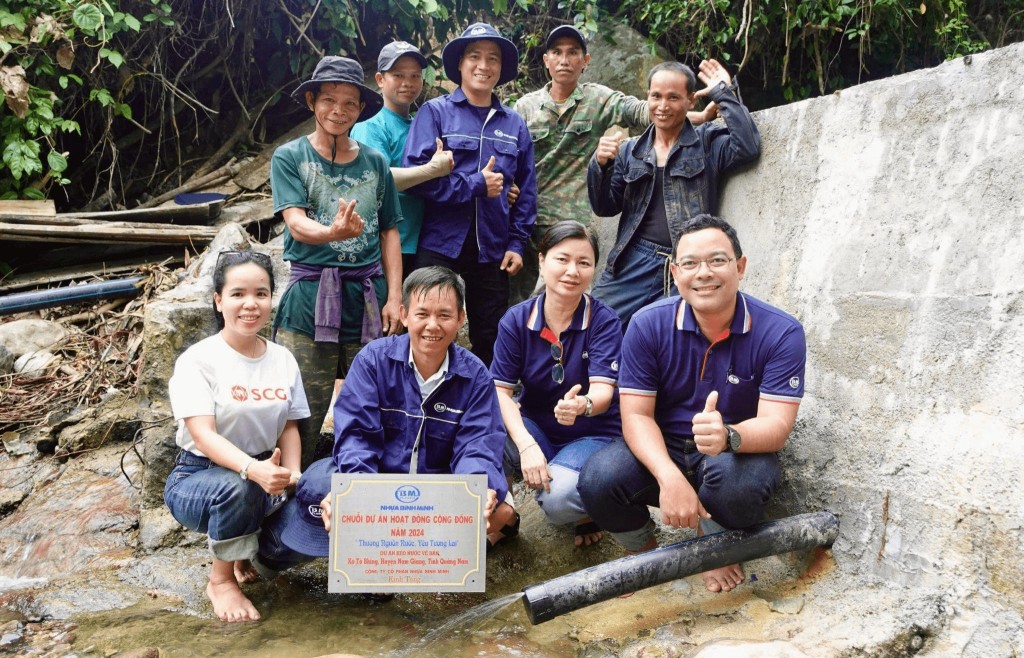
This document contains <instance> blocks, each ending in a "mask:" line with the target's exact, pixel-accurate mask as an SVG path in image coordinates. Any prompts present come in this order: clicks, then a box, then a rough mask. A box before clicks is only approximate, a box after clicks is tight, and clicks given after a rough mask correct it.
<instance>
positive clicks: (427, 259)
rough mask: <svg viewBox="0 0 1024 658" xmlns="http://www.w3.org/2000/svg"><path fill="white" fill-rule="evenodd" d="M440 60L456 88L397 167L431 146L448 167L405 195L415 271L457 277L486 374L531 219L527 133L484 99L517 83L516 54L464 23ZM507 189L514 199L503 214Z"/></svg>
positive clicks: (429, 112)
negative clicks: (419, 212)
mask: <svg viewBox="0 0 1024 658" xmlns="http://www.w3.org/2000/svg"><path fill="white" fill-rule="evenodd" d="M441 60H442V62H443V63H444V71H445V75H447V76H448V79H449V80H451V81H452V82H454V83H456V84H458V85H459V88H458V89H456V90H455V91H453V92H452V93H451V94H449V95H448V96H442V97H440V98H435V99H432V100H430V101H428V102H426V103H424V105H423V107H422V108H420V111H419V112H417V113H416V118H415V119H413V122H412V126H411V127H410V129H409V136H408V138H407V139H406V143H405V159H404V163H405V165H406V166H407V167H408V166H417V165H421V164H423V163H425V162H427V161H428V160H429V159H430V158H431V157H432V156H433V154H434V153H435V152H436V151H437V140H438V138H440V139H441V141H442V142H443V144H444V147H445V148H447V149H450V150H451V151H452V154H453V155H454V158H455V168H454V169H453V171H452V173H451V175H450V176H449V177H447V178H444V179H435V180H431V181H427V182H425V183H422V184H420V185H417V186H415V187H412V188H410V189H409V191H410V192H411V193H412V194H416V195H418V196H421V197H422V198H423V199H424V200H425V206H426V207H425V209H424V214H423V228H422V230H421V232H420V243H419V250H418V251H417V253H416V267H426V266H429V265H441V266H444V267H449V268H451V269H453V270H455V271H456V272H458V273H459V274H461V275H462V276H463V277H464V278H465V280H466V312H467V314H468V317H469V340H470V342H471V343H472V346H473V353H474V354H476V355H477V356H478V357H480V360H481V361H483V362H484V364H485V365H490V363H491V356H492V350H493V346H494V341H495V339H496V337H497V334H498V322H499V321H500V320H501V316H502V315H503V314H504V313H505V311H506V310H507V309H508V295H509V277H511V276H513V275H515V274H516V273H517V272H518V271H519V270H520V269H521V268H522V266H523V250H524V249H525V248H526V242H527V240H529V239H530V234H531V233H532V232H533V224H534V222H535V220H536V215H537V181H536V177H535V176H534V167H533V142H532V141H531V139H530V132H529V130H527V128H526V123H525V122H524V121H523V119H522V118H521V117H520V116H519V115H518V114H516V113H515V112H514V111H513V110H512V109H511V108H509V107H507V106H505V105H503V104H502V103H501V102H500V101H499V100H498V97H497V96H495V94H494V88H495V87H496V86H498V85H501V84H505V83H506V82H510V81H512V80H514V79H515V77H516V75H517V74H518V70H519V68H518V66H519V64H518V63H519V51H518V50H517V49H516V47H515V44H513V43H512V42H511V41H509V40H508V39H506V38H505V37H503V36H501V34H499V33H498V31H497V30H495V29H494V28H493V27H492V26H490V25H488V24H486V23H474V24H473V25H470V26H469V27H468V28H466V30H465V31H464V32H463V33H462V35H461V36H459V37H458V38H456V39H453V40H452V41H450V42H449V43H448V44H447V45H446V46H445V47H444V50H443V51H442V52H441ZM513 183H515V184H516V185H517V186H518V187H519V198H518V200H517V201H516V202H515V204H514V205H511V206H510V205H509V202H508V198H507V195H508V191H509V188H510V186H511V185H512V184H513Z"/></svg>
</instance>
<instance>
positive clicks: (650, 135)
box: [587, 83, 761, 274]
mask: <svg viewBox="0 0 1024 658" xmlns="http://www.w3.org/2000/svg"><path fill="white" fill-rule="evenodd" d="M710 97H711V100H713V101H715V102H716V103H718V111H719V113H720V114H721V115H722V116H723V117H724V118H725V124H726V125H724V126H723V125H721V124H720V123H717V122H708V123H705V124H703V125H700V126H698V127H696V128H694V127H693V125H692V124H691V123H690V122H689V120H687V121H686V123H685V124H684V125H683V130H682V132H680V133H679V138H678V139H677V140H676V143H675V145H673V147H672V150H671V151H669V154H668V159H667V160H666V162H665V215H666V216H667V217H668V229H669V235H670V236H671V237H672V246H675V244H676V241H677V240H678V239H679V234H680V232H681V230H682V227H683V225H684V224H685V223H686V221H687V220H688V219H690V218H691V217H693V216H695V215H699V214H701V213H711V214H716V213H717V212H718V185H719V183H720V182H721V176H722V174H725V173H726V172H728V171H730V170H732V169H736V168H737V167H739V166H741V165H744V164H746V163H748V162H752V161H753V160H755V159H756V158H757V156H758V154H759V153H760V152H761V135H760V133H758V131H757V126H756V125H754V119H753V117H751V116H750V112H749V111H748V110H747V108H746V107H744V105H743V104H742V103H741V102H740V101H739V100H738V99H737V98H736V96H735V95H734V94H733V92H732V91H731V90H730V89H729V87H727V86H726V85H725V84H724V83H720V84H719V85H718V86H717V87H715V88H714V89H713V90H712V91H711V94H710ZM654 130H655V128H654V126H650V127H648V128H647V130H645V131H644V132H643V134H641V135H640V136H639V137H634V138H632V139H630V140H627V141H626V142H625V143H623V144H622V146H621V147H620V148H619V154H618V155H617V156H616V157H615V160H614V161H613V162H611V163H608V164H607V165H606V166H604V167H602V166H601V165H599V164H598V163H597V158H596V157H594V156H592V157H591V158H590V164H589V165H588V166H587V194H588V196H589V197H590V207H591V208H592V209H593V210H594V214H596V215H597V216H599V217H612V216H614V215H618V214H619V213H621V216H620V217H619V228H618V233H617V234H616V237H615V246H613V247H612V249H611V251H609V252H608V260H607V263H606V265H605V266H606V267H607V268H608V269H609V270H611V271H612V273H613V274H614V273H616V268H615V264H616V260H617V259H618V257H619V255H620V254H621V253H622V250H623V249H625V248H626V245H628V244H629V242H630V240H632V239H633V236H634V235H635V234H636V231H637V228H638V227H639V226H640V222H641V220H643V218H644V215H645V214H646V213H647V206H648V205H649V204H650V202H651V196H652V194H653V190H654V175H655V168H656V167H657V154H656V153H655V150H654Z"/></svg>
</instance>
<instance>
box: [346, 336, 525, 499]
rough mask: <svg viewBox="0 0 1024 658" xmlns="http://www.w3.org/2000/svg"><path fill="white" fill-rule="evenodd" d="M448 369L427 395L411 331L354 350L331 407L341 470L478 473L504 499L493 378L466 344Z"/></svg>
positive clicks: (452, 352) (501, 433)
mask: <svg viewBox="0 0 1024 658" xmlns="http://www.w3.org/2000/svg"><path fill="white" fill-rule="evenodd" d="M448 357H449V358H448V372H447V373H445V375H444V379H443V380H442V382H441V383H440V384H439V385H438V386H437V388H435V389H434V391H433V392H432V393H431V394H430V395H429V396H427V399H426V400H424V399H423V398H422V396H421V394H420V385H419V382H418V381H417V379H416V373H415V371H414V370H413V366H412V365H410V363H409V335H408V334H402V335H401V336H389V337H386V338H378V339H377V340H375V341H372V342H370V343H369V344H367V345H366V347H364V348H363V349H362V350H361V351H360V352H359V354H357V355H356V358H355V360H353V362H352V367H351V368H350V369H349V372H348V376H347V377H346V378H345V385H344V386H343V387H342V389H341V393H340V394H339V395H338V400H337V402H335V405H334V436H335V441H334V464H335V466H336V467H337V469H338V472H340V473H409V472H410V464H411V458H412V452H413V446H414V445H416V444H417V440H418V442H419V443H418V445H419V447H418V458H417V461H416V472H417V473H441V474H448V473H455V474H460V475H462V474H474V473H481V474H484V475H486V476H487V486H488V488H490V489H494V490H495V491H496V492H497V493H498V501H499V502H500V501H502V500H504V499H505V494H506V493H507V491H508V483H507V481H506V480H505V475H504V473H503V472H502V468H501V460H502V453H503V449H504V446H505V429H504V426H503V425H502V423H501V412H500V410H499V409H498V396H497V393H496V392H495V390H494V382H493V380H492V379H491V375H490V373H489V372H488V370H487V368H486V367H484V364H483V362H481V361H480V359H478V358H477V357H475V356H473V354H472V353H470V352H469V351H468V350H466V349H465V348H462V347H459V346H457V345H451V346H450V347H449V348H448Z"/></svg>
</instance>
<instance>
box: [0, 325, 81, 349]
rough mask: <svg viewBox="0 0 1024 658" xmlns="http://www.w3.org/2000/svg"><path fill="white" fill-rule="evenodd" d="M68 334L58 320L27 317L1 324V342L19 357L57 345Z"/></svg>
mask: <svg viewBox="0 0 1024 658" xmlns="http://www.w3.org/2000/svg"><path fill="white" fill-rule="evenodd" d="M67 335H68V332H67V329H65V328H64V327H63V326H62V325H60V324H58V323H56V322H49V321H47V320H40V319H38V318H26V319H22V320H14V321H12V322H7V323H4V324H0V344H2V345H3V346H4V347H6V348H7V349H8V350H9V351H10V352H11V354H13V355H14V356H16V357H18V356H21V355H23V354H27V353H29V352H38V351H40V350H49V349H53V348H54V347H56V346H57V345H58V344H59V343H60V342H61V341H63V340H64V339H65V338H66V337H67Z"/></svg>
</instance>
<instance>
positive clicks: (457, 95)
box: [448, 87, 505, 112]
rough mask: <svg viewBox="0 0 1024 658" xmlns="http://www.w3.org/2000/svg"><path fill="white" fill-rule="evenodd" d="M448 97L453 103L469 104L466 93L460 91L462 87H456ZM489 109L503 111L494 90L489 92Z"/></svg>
mask: <svg viewBox="0 0 1024 658" xmlns="http://www.w3.org/2000/svg"><path fill="white" fill-rule="evenodd" d="M448 98H450V99H451V101H452V102H453V103H459V104H465V105H469V104H470V102H469V99H468V98H466V93H465V92H464V91H462V87H456V88H455V91H453V92H452V93H451V94H449V95H448ZM491 109H492V110H494V111H495V112H504V111H505V110H504V108H503V107H502V105H501V101H499V100H498V97H497V96H496V95H495V94H494V92H491Z"/></svg>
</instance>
